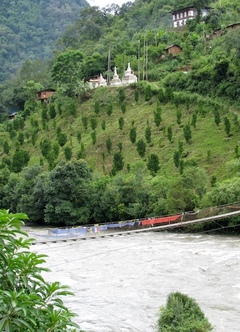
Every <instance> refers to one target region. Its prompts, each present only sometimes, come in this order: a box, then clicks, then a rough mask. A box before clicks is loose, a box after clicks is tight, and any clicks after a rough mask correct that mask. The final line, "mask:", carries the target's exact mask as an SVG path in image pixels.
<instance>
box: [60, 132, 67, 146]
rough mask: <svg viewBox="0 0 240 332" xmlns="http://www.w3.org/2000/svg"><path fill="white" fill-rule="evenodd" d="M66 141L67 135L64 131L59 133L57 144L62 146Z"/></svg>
mask: <svg viewBox="0 0 240 332" xmlns="http://www.w3.org/2000/svg"><path fill="white" fill-rule="evenodd" d="M66 143H67V135H66V134H64V133H60V134H59V135H58V144H59V145H60V146H61V147H63V146H64V145H65V144H66Z"/></svg>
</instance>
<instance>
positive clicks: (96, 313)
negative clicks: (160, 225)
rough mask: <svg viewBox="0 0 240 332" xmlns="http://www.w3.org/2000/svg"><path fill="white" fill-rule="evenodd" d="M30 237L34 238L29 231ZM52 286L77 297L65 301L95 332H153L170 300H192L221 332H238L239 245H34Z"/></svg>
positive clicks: (156, 236) (160, 236) (193, 240)
mask: <svg viewBox="0 0 240 332" xmlns="http://www.w3.org/2000/svg"><path fill="white" fill-rule="evenodd" d="M30 233H31V232H30ZM32 250H34V251H36V252H38V253H45V254H47V255H48V258H47V260H46V261H47V266H48V267H49V268H50V269H51V271H52V272H51V273H49V274H47V275H46V279H47V280H50V281H60V282H61V283H62V284H66V285H69V286H70V287H71V290H72V291H73V292H74V293H75V296H74V297H69V298H67V301H66V302H65V303H66V304H67V305H68V306H69V307H70V308H71V309H72V310H73V311H74V312H76V313H77V314H78V316H77V317H76V319H75V320H76V322H77V323H79V324H80V326H81V328H82V329H84V330H86V331H88V332H89V331H91V332H92V331H93V332H153V331H156V321H157V319H158V313H159V307H160V306H161V305H165V304H166V299H167V296H168V294H169V293H171V292H174V291H180V292H182V293H185V294H187V295H189V296H190V297H192V298H194V299H195V300H196V301H197V302H198V304H199V305H200V307H201V309H202V310H203V311H204V313H205V314H206V316H207V317H208V319H209V321H210V322H211V323H212V324H213V325H214V326H215V329H214V331H217V332H226V331H228V332H239V329H240V307H239V303H240V238H238V237H230V236H216V235H214V236H213V235H206V234H204V235H189V234H171V233H165V232H164V233H163V232H159V233H153V232H149V233H144V234H133V235H126V236H114V237H109V238H99V239H95V240H94V239H88V240H86V241H82V240H79V241H76V242H58V243H50V244H37V245H35V246H33V247H32Z"/></svg>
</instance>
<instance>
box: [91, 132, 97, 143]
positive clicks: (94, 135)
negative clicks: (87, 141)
mask: <svg viewBox="0 0 240 332" xmlns="http://www.w3.org/2000/svg"><path fill="white" fill-rule="evenodd" d="M91 137H92V144H93V145H95V144H96V142H97V133H96V131H95V130H94V131H93V132H92V133H91Z"/></svg>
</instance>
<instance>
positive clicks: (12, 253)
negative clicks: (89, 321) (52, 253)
mask: <svg viewBox="0 0 240 332" xmlns="http://www.w3.org/2000/svg"><path fill="white" fill-rule="evenodd" d="M26 219H28V218H27V216H26V215H25V214H12V213H9V212H8V211H6V210H0V234H1V242H0V252H1V256H0V283H1V294H0V309H1V310H0V326H1V331H11V332H25V331H36V330H37V331H39V332H45V331H47V330H48V331H62V332H64V331H65V332H67V331H69V330H72V329H73V328H75V329H76V328H79V327H78V325H77V324H75V323H74V322H73V321H72V319H73V317H74V316H75V315H74V314H73V313H72V312H71V311H70V310H69V309H68V308H67V307H66V306H65V305H64V304H63V300H62V297H64V296H66V295H73V294H72V293H71V292H70V291H69V288H68V287H67V286H63V285H61V284H60V283H59V282H52V283H50V282H48V281H46V280H45V279H44V277H43V276H42V274H43V273H46V272H48V271H49V270H48V269H47V268H46V267H44V264H45V263H46V261H45V258H46V257H47V256H46V255H42V254H36V253H34V252H33V251H32V250H30V246H31V244H32V242H33V239H30V238H29V236H28V234H27V233H25V232H24V231H23V230H22V225H23V224H24V223H23V220H26ZM75 331H76V330H75Z"/></svg>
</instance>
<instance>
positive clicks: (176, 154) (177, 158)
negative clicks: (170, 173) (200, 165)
mask: <svg viewBox="0 0 240 332" xmlns="http://www.w3.org/2000/svg"><path fill="white" fill-rule="evenodd" d="M173 161H174V165H175V166H176V167H177V168H178V167H179V164H180V152H179V151H174V154H173Z"/></svg>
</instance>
